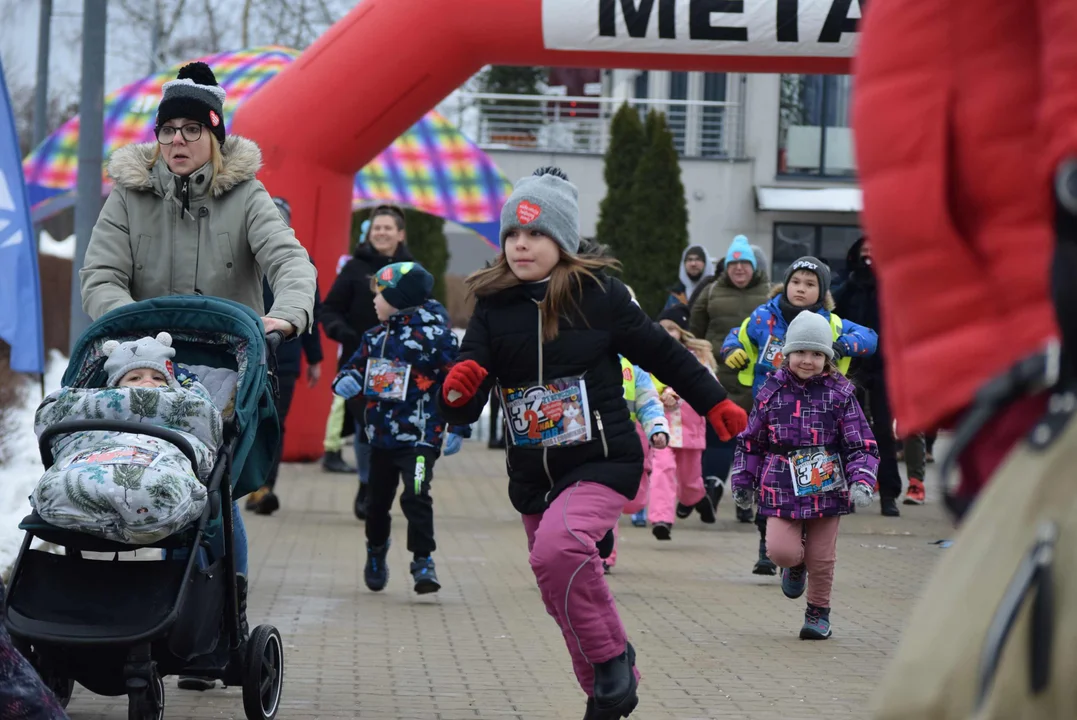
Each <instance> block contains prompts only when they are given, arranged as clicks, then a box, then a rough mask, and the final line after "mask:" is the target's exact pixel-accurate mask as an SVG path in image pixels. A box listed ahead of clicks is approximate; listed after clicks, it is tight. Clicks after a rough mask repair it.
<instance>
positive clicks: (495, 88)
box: [479, 65, 546, 95]
mask: <svg viewBox="0 0 1077 720" xmlns="http://www.w3.org/2000/svg"><path fill="white" fill-rule="evenodd" d="M545 82H546V68H543V67H517V66H510V65H491V66H490V67H488V68H486V69H485V70H484V71H483V72H482V73H481V74H480V75H479V87H481V88H482V92H484V93H499V94H503V95H538V94H539V86H540V84H542V83H545Z"/></svg>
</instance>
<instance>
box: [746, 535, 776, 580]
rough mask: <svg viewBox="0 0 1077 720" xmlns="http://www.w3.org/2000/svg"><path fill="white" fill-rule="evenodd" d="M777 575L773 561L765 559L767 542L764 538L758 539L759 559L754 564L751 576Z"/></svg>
mask: <svg viewBox="0 0 1077 720" xmlns="http://www.w3.org/2000/svg"><path fill="white" fill-rule="evenodd" d="M777 573H778V566H777V565H775V564H774V561H773V560H771V559H770V558H769V557H767V541H766V539H764V538H760V539H759V559H758V560H756V562H755V567H754V568H752V574H753V575H776V574H777Z"/></svg>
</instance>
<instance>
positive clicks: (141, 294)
mask: <svg viewBox="0 0 1077 720" xmlns="http://www.w3.org/2000/svg"><path fill="white" fill-rule="evenodd" d="M224 97H225V93H224V89H223V88H221V87H220V86H218V85H217V81H216V78H215V77H214V75H213V71H212V70H211V69H210V68H209V66H208V65H206V64H205V63H200V62H199V63H191V64H189V65H185V66H184V67H183V68H181V69H180V71H179V76H178V79H177V80H173V81H170V82H167V83H165V85H164V96H163V98H162V100H161V104H160V106H159V107H158V110H157V121H156V133H157V142H155V143H145V144H137V145H127V146H125V147H122V148H120V149H118V150H116V151H115V152H114V153H113V154H112V157H111V158H110V159H109V164H108V172H109V175H110V177H111V178H112V180H113V183H114V186H113V189H112V192H111V193H110V194H109V196H108V199H107V200H106V201H105V206H104V207H103V208H102V209H101V214H100V216H99V217H98V219H97V224H96V225H94V229H93V234H92V235H91V236H90V243H89V245H88V247H87V248H86V259H85V262H84V264H83V267H82V269H81V270H80V271H79V282H80V284H81V290H82V307H83V309H84V310H85V311H86V314H88V315H89V316H90V317H91V318H93V319H95V320H96V319H97V318H99V317H101V316H102V315H104V314H105V313H107V312H109V311H110V310H114V309H115V308H118V307H120V306H123V305H126V304H128V303H132V302H136V301H138V300H146V299H148V298H155V297H160V296H162V295H208V296H214V297H223V298H228V299H230V300H235V301H236V302H239V303H242V304H243V305H246V306H247V307H250V308H252V309H253V310H254V311H255V312H257V313H258V315H259V316H262V322H263V324H264V325H265V328H266V332H269V331H271V330H281V331H283V332H284V333H285V335H291V334H293V333H302V332H305V331H306V330H307V328H308V327H310V324H311V319H312V317H313V314H314V283H315V277H316V274H317V273H316V271H315V269H314V265H312V264H311V263H310V261H309V260H308V259H307V253H306V251H305V250H304V249H303V246H302V245H300V244H299V241H298V240H296V238H295V234H294V233H293V232H292V229H291V228H290V227H288V225H287V224H286V223H285V222H284V220H283V219H282V218H281V215H280V212H279V211H278V210H277V207H276V206H275V205H274V204H273V200H272V199H271V198H270V196H269V193H268V192H266V189H265V187H263V186H262V183H261V182H259V181H258V180H256V179H255V177H254V176H255V173H256V172H257V171H258V169H259V167H261V164H262V153H261V151H260V150H259V149H258V146H257V145H256V144H255V143H253V142H252V141H250V140H247V139H245V138H242V137H238V136H231V137H225V130H224V117H223V114H222V113H223V107H222V106H223V104H224ZM263 272H264V274H265V275H266V277H268V278H269V286H270V287H271V288H272V290H273V296H274V302H273V307H272V308H269V309H268V310H267V309H266V308H265V306H264V305H263V301H262V275H263Z"/></svg>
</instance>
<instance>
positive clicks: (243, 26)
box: [239, 0, 253, 48]
mask: <svg viewBox="0 0 1077 720" xmlns="http://www.w3.org/2000/svg"><path fill="white" fill-rule="evenodd" d="M252 4H253V0H243V15H242V19H241V20H240V43H239V44H240V45H241V46H242V47H244V48H249V47H250V46H251V42H250V26H251V5H252Z"/></svg>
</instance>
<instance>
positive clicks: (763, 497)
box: [732, 368, 879, 520]
mask: <svg viewBox="0 0 1077 720" xmlns="http://www.w3.org/2000/svg"><path fill="white" fill-rule="evenodd" d="M813 445H824V446H828V447H831V448H833V449H834V451H835V452H837V453H838V455H839V456H840V457H841V461H842V466H843V468H844V470H845V478H846V480H847V481H848V483H849V485H852V483H855V482H862V483H866V484H868V485H870V486H871V487H874V486H875V476H876V472H877V471H878V468H879V448H878V445H877V444H876V442H875V436H874V435H872V433H871V428H870V427H868V423H867V420H865V418H864V413H863V411H862V410H861V409H860V404H859V403H858V402H857V401H856V395H855V390H854V388H853V384H852V383H851V382H849V381H848V380H846V379H845V377H843V376H842V375H837V374H835V375H830V374H823V375H816V376H815V377H813V378H809V379H808V380H806V381H802V380H800V379H799V378H798V377H797V376H796V375H794V374H793V373H791V372H790V371H789V370H788V369H785V368H782V369H779V370H778V371H777V372H776V373H774V374H773V375H771V376H770V377H769V378H768V379H767V381H766V382H765V383H764V384H763V387H761V388H760V389H759V393H758V394H757V395H756V397H755V406H754V407H753V408H752V413H751V415H750V416H749V418H748V427H747V429H745V431H744V432H743V433H741V434H740V436H739V437H738V438H737V455H736V460H735V462H734V463H733V482H732V485H733V489H734V490H736V489H738V488H748V489H751V490H752V491H754V492H755V493H756V500H757V502H758V504H759V513H760V514H761V515H765V516H775V517H780V518H786V519H789V520H807V519H810V518H821V517H833V516H835V515H845V514H847V513H848V512H849V493H848V491H847V490H835V491H831V492H824V493H817V494H814V495H805V496H800V497H797V496H796V494H795V493H794V491H793V476H792V471H791V470H790V468H789V460H788V459H787V457H786V453H787V452H789V451H791V450H792V449H794V448H804V447H811V446H813Z"/></svg>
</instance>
